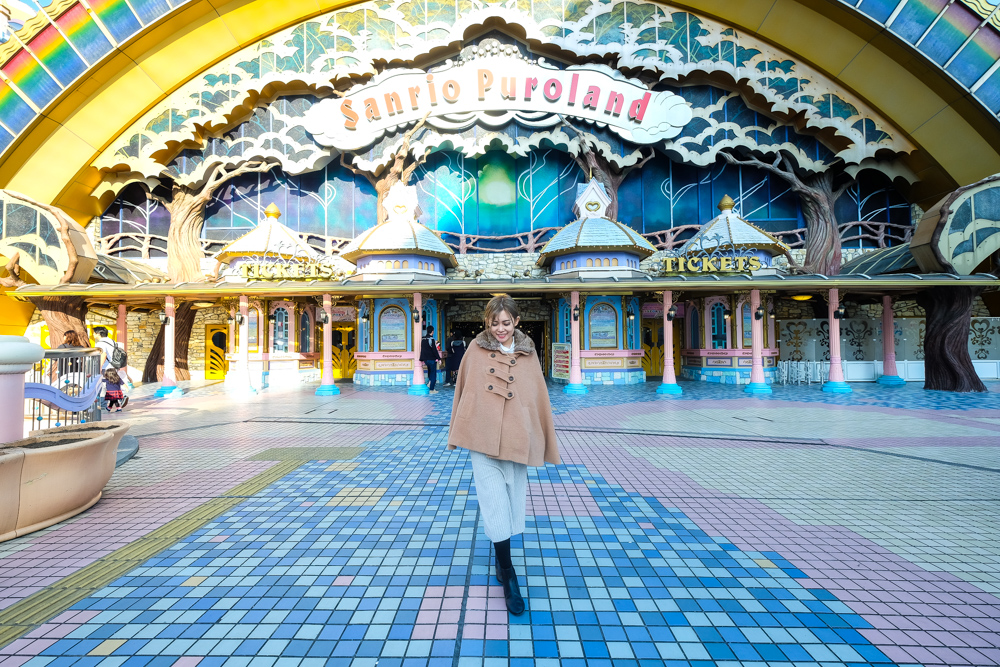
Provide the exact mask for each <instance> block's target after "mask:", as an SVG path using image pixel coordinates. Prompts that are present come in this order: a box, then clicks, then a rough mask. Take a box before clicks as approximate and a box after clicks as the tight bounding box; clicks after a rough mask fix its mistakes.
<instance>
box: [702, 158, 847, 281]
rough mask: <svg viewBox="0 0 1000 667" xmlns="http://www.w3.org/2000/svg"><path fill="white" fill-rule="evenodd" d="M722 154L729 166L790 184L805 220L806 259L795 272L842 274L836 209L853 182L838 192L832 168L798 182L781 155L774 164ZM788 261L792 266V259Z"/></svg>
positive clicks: (786, 159) (787, 160) (798, 179)
mask: <svg viewBox="0 0 1000 667" xmlns="http://www.w3.org/2000/svg"><path fill="white" fill-rule="evenodd" d="M719 154H720V155H721V156H722V157H723V159H724V160H725V161H726V162H728V163H729V164H733V165H739V166H748V167H757V168H758V169H763V170H764V171H768V172H770V173H772V174H774V175H775V176H778V177H779V178H781V179H782V180H784V181H785V182H786V183H788V186H789V187H790V188H791V190H792V192H794V193H795V194H797V195H798V196H799V201H800V202H801V203H802V215H803V217H804V218H805V219H806V258H805V261H804V262H803V263H802V266H801V267H796V268H799V269H801V270H802V271H805V272H806V273H821V274H823V275H826V276H835V275H837V274H839V273H840V264H841V250H840V230H839V228H838V226H837V217H836V215H834V210H833V207H834V204H836V203H837V200H838V199H840V196H841V195H842V194H844V192H845V191H846V190H847V188H849V187H850V186H851V182H852V181H848V182H847V183H844V184H843V185H841V186H840V187H839V188H837V189H836V190H835V189H834V188H833V181H834V179H835V178H836V176H837V174H836V173H835V172H834V171H833V168H832V167H831V168H830V169H828V170H827V171H824V172H821V173H819V174H815V175H813V176H809V177H807V178H799V176H798V174H796V173H795V167H794V165H793V164H792V162H791V160H789V159H788V157H787V156H786V155H784V154H782V153H779V154H778V155H777V156H776V157H775V158H774V162H764V161H763V160H758V159H757V158H753V157H750V158H746V159H740V158H737V157H735V156H733V155H730V154H729V153H725V152H721V153H719ZM788 259H789V261H790V262H791V257H789V258H788ZM793 266H794V264H793Z"/></svg>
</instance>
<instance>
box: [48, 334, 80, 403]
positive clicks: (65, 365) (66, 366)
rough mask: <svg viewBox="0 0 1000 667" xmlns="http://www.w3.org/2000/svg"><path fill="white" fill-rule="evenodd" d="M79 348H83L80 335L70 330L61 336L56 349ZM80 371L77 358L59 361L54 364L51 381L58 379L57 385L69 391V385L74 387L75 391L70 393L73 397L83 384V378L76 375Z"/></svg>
mask: <svg viewBox="0 0 1000 667" xmlns="http://www.w3.org/2000/svg"><path fill="white" fill-rule="evenodd" d="M80 347H85V346H84V344H83V343H81V342H80V334H78V333H77V332H76V331H73V330H72V329H70V330H69V331H67V332H66V333H64V334H63V342H62V343H61V344H60V345H59V347H58V348H56V349H59V350H70V349H73V348H80ZM82 369H83V363H82V362H81V361H80V359H79V358H72V359H59V360H58V361H57V363H56V368H55V369H53V370H52V372H54V373H56V375H55V376H54V377H53V379H56V378H58V379H59V382H58V384H60V385H65V387H64V388H65V389H69V388H70V385H75V386H76V389H74V390H73V391H72V392H71V393H72V394H73V395H74V396H75V395H76V391H77V389H78V388H79V386H80V385H81V384H82V383H83V378H82V377H81V376H78V375H77V374H78V373H79V372H80V371H81V370H82Z"/></svg>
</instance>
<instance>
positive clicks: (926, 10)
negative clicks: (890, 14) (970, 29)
mask: <svg viewBox="0 0 1000 667" xmlns="http://www.w3.org/2000/svg"><path fill="white" fill-rule="evenodd" d="M947 1H948V0H909V2H907V3H906V6H905V7H903V9H902V11H900V12H899V15H898V16H896V20H894V21H893V22H892V25H891V26H889V27H890V28H891V30H892V31H893V32H894V33H896V34H897V35H899V36H900V37H902V38H903V39H905V40H906V41H908V42H910V43H911V44H914V43H916V41H917V40H918V39H920V36H921V35H923V34H924V32H926V31H927V28H928V27H930V25H931V23H932V22H933V21H934V19H935V18H936V17H937V15H938V14H940V13H941V10H942V9H944V6H945V5H946V4H947Z"/></svg>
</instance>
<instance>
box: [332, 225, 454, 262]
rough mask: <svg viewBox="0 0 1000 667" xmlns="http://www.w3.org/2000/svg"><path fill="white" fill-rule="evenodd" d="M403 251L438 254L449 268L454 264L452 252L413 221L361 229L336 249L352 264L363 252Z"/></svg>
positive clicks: (431, 255) (388, 253)
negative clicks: (349, 240)
mask: <svg viewBox="0 0 1000 667" xmlns="http://www.w3.org/2000/svg"><path fill="white" fill-rule="evenodd" d="M404 254H405V255H428V256H430V257H439V258H441V259H443V260H444V262H445V263H446V264H447V265H448V266H450V267H452V268H454V267H456V266H458V262H457V261H455V251H453V250H452V249H451V248H449V247H448V245H447V244H446V243H445V242H444V241H442V240H441V239H440V238H438V236H437V234H435V233H434V232H432V231H431V230H429V229H427V227H425V226H423V225H422V224H420V223H419V222H416V221H389V222H383V223H382V224H381V225H376V226H375V227H372V228H371V229H367V230H365V231H363V232H361V234H360V235H358V236H357V237H356V238H355V239H354V240H353V241H351V242H350V243H348V244H347V245H346V246H345V247H344V248H343V249H342V250H341V251H340V256H341V257H343V258H344V259H346V260H347V261H349V262H355V263H357V260H358V259H360V258H361V257H365V256H367V255H404Z"/></svg>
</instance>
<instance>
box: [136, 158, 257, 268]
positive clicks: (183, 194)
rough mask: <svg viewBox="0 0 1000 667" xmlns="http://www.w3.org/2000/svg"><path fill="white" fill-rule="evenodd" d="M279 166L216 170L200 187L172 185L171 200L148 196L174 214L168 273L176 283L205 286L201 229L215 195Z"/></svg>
mask: <svg viewBox="0 0 1000 667" xmlns="http://www.w3.org/2000/svg"><path fill="white" fill-rule="evenodd" d="M275 164H276V163H273V162H265V161H263V160H251V161H249V162H245V163H244V164H241V165H240V166H238V167H233V168H227V167H225V166H224V165H221V164H219V165H215V166H214V167H212V168H211V169H210V170H209V171H208V173H207V175H206V177H205V181H204V182H203V183H201V184H199V185H194V186H192V185H181V184H179V183H176V182H175V183H173V184H172V185H171V192H170V194H171V196H170V199H166V198H165V197H160V196H159V195H154V194H153V193H148V197H149V198H150V199H153V200H154V201H157V202H159V203H160V204H161V205H162V206H163V207H164V208H166V209H167V212H169V213H170V228H169V229H168V230H167V273H168V274H169V276H170V282H172V283H187V282H203V281H204V280H205V274H204V273H203V272H202V270H201V258H202V257H204V256H205V253H204V252H203V251H202V249H201V229H202V227H204V226H205V207H206V206H207V205H208V203H209V202H210V201H212V195H213V194H214V193H215V191H216V190H218V189H219V188H220V187H221V186H222V185H224V184H225V183H228V182H229V181H231V180H233V179H234V178H236V177H237V176H242V175H243V174H253V173H263V172H266V171H270V170H271V169H273V168H274V167H275Z"/></svg>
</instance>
